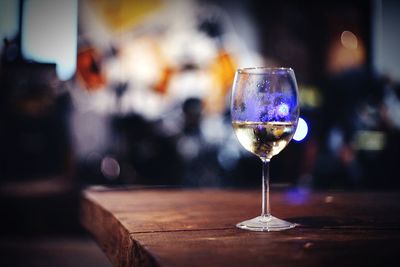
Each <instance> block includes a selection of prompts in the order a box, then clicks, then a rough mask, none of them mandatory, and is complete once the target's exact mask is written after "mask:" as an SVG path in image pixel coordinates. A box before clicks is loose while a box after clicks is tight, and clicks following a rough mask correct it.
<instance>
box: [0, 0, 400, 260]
mask: <svg viewBox="0 0 400 267" xmlns="http://www.w3.org/2000/svg"><path fill="white" fill-rule="evenodd" d="M399 14H400V2H398V1H395V0H370V1H338V0H336V1H324V2H320V1H304V2H301V3H300V2H299V1H289V0H281V1H256V0H246V1H228V0H215V1H211V0H209V1H206V0H199V1H194V0H147V1H146V0H134V1H129V0H117V1H107V0H69V1H61V0H58V1H51V0H19V1H18V0H0V37H1V43H0V60H1V63H0V125H1V126H0V145H1V153H0V207H1V209H2V211H3V213H2V214H3V215H2V219H1V221H2V222H1V224H0V225H1V228H2V229H1V236H2V238H1V240H0V250H1V251H2V252H3V253H4V252H5V253H4V255H6V256H5V259H6V260H5V262H6V263H7V264H6V265H5V266H20V265H26V261H27V259H29V261H30V262H31V263H30V264H29V265H30V266H35V265H37V266H54V265H57V266H108V262H107V260H106V259H105V258H104V256H103V255H102V254H101V252H100V251H99V249H98V248H97V247H96V245H95V244H94V243H93V242H92V241H90V240H89V239H88V238H87V237H86V236H85V235H84V233H83V231H82V229H81V228H80V227H79V222H78V213H79V197H80V192H81V190H82V189H83V188H85V187H86V186H88V185H108V186H123V185H130V186H132V185H140V186H142V185H145V186H147V185H165V186H179V187H230V188H232V187H233V188H249V187H259V185H260V182H261V179H260V177H261V176H260V175H261V174H260V170H261V167H260V165H261V163H260V161H259V159H258V158H257V157H255V156H253V155H251V154H250V153H248V152H246V151H245V150H244V149H243V148H242V147H241V145H240V144H239V143H238V141H237V140H236V137H235V136H234V134H233V131H232V127H231V122H230V116H229V103H230V99H229V97H230V89H231V84H232V81H233V77H234V72H235V70H236V69H237V68H239V67H250V66H286V67H292V68H293V69H294V70H295V73H296V78H297V82H298V85H299V91H300V102H301V114H300V116H301V120H300V123H299V127H298V130H297V132H296V135H295V138H294V140H293V141H292V142H291V143H290V145H289V146H288V147H287V148H286V149H285V150H283V151H282V153H280V154H279V155H278V156H277V157H275V158H274V160H273V161H272V162H273V164H272V166H271V181H272V183H273V184H275V185H277V186H281V187H283V188H287V190H288V192H293V190H294V191H295V192H297V193H299V192H300V194H305V193H307V192H308V191H309V190H338V189H339V190H398V189H399V188H400V179H398V176H399V175H398V173H397V172H396V165H397V164H399V163H400V162H399V160H398V158H397V154H398V150H399V149H400V144H399V142H400V138H399V134H400V83H399V82H400V64H399V62H400V52H399V49H398V47H399V43H400V29H399V27H398V25H400V21H399V20H400V19H399V16H398V15H399ZM26 235H28V236H32V238H31V239H30V241H29V242H20V241H21V240H22V237H21V236H24V237H25V236H26ZM60 236H61V237H60ZM39 240H40V241H39ZM43 240H45V241H43ZM21 243H23V244H21ZM19 253H25V255H30V257H25V258H19V260H17V261H16V260H15V257H13V255H16V254H19ZM7 255H8V256H7ZM77 255H81V256H83V255H90V256H84V257H86V259H87V262H85V261H83V262H80V261H74V260H73V259H74V258H82V257H81V256H77ZM9 258H13V260H12V261H11V260H10V262H8V261H7V259H9ZM60 258H63V259H65V258H69V259H70V261H65V260H63V261H62V263H60V262H59V259H60ZM45 259H47V260H45ZM49 259H50V260H49ZM62 264H64V265H62Z"/></svg>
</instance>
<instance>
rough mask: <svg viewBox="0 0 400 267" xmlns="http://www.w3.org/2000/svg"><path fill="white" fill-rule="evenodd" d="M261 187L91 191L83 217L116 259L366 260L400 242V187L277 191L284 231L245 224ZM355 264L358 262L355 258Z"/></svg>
mask: <svg viewBox="0 0 400 267" xmlns="http://www.w3.org/2000/svg"><path fill="white" fill-rule="evenodd" d="M260 198H261V196H260V193H259V192H258V191H239V190H216V189H203V190H188V189H186V190H183V189H129V190H128V189H127V190H100V191H98V190H93V189H88V190H86V191H85V194H84V198H83V201H82V210H81V220H82V224H83V225H84V227H85V228H86V229H87V230H88V231H89V232H90V233H92V235H93V236H94V237H95V239H96V240H97V242H98V244H99V245H100V247H101V248H102V249H103V250H104V252H105V253H106V255H107V256H108V257H109V258H110V260H111V261H112V263H113V264H114V265H115V266H265V265H266V264H267V263H270V264H271V266H293V265H296V266H321V265H328V266H332V265H333V264H335V265H338V264H339V263H340V265H345V266H350V264H353V263H354V262H355V263H357V264H362V265H366V266H371V264H372V265H373V264H374V263H377V264H378V263H379V264H385V263H389V262H390V261H391V260H393V259H394V257H395V256H396V251H397V250H398V249H399V248H400V242H399V241H400V194H398V193H369V192H352V193H344V192H330V193H329V192H324V193H316V192H296V191H284V190H282V191H280V192H277V191H276V190H275V192H274V191H273V193H272V197H271V202H272V213H273V214H274V215H275V216H277V217H280V218H284V219H288V220H291V221H292V222H296V223H298V224H299V226H298V227H297V228H295V229H292V230H289V231H284V232H278V233H254V232H247V231H243V230H239V229H236V228H235V226H234V225H235V224H236V223H237V222H239V221H241V220H244V219H248V218H251V217H254V216H256V215H258V214H259V209H260V207H259V206H260ZM352 266H354V265H352Z"/></svg>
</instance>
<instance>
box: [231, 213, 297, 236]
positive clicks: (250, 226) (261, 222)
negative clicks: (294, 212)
mask: <svg viewBox="0 0 400 267" xmlns="http://www.w3.org/2000/svg"><path fill="white" fill-rule="evenodd" d="M295 226H296V224H295V223H291V222H287V221H284V220H281V219H278V218H276V217H274V216H271V215H270V216H258V217H255V218H253V219H250V220H247V221H243V222H240V223H238V224H236V227H238V228H240V229H244V230H249V231H257V232H271V231H283V230H288V229H292V228H294V227H295Z"/></svg>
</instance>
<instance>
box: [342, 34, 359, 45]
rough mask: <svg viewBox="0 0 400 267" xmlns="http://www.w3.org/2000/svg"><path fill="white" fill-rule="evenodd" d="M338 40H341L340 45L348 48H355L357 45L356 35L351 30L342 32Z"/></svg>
mask: <svg viewBox="0 0 400 267" xmlns="http://www.w3.org/2000/svg"><path fill="white" fill-rule="evenodd" d="M340 41H341V42H342V45H343V46H344V47H346V48H348V49H357V47H358V40H357V36H356V35H355V34H354V33H352V32H351V31H344V32H342V35H341V36H340Z"/></svg>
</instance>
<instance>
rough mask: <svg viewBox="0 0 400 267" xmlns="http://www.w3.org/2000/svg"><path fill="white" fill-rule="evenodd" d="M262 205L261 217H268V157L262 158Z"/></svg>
mask: <svg viewBox="0 0 400 267" xmlns="http://www.w3.org/2000/svg"><path fill="white" fill-rule="evenodd" d="M261 161H262V207H261V217H264V218H268V217H270V216H271V210H270V206H269V159H266V158H262V159H261Z"/></svg>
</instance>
